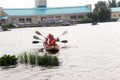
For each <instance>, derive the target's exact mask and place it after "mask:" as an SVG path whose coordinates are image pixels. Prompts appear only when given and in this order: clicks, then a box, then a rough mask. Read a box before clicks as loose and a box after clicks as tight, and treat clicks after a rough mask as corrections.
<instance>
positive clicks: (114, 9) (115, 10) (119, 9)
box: [111, 7, 120, 12]
mask: <svg viewBox="0 0 120 80" xmlns="http://www.w3.org/2000/svg"><path fill="white" fill-rule="evenodd" d="M111 12H120V7H115V8H111Z"/></svg>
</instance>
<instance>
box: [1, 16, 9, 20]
mask: <svg viewBox="0 0 120 80" xmlns="http://www.w3.org/2000/svg"><path fill="white" fill-rule="evenodd" d="M7 18H8V17H7V16H0V19H7Z"/></svg>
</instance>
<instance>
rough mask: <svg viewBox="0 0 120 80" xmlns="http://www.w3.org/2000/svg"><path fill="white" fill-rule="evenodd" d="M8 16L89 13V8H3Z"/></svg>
mask: <svg viewBox="0 0 120 80" xmlns="http://www.w3.org/2000/svg"><path fill="white" fill-rule="evenodd" d="M4 12H5V13H7V14H8V15H9V16H35V15H53V14H73V13H89V12H91V9H90V8H88V7H87V6H76V7H57V8H18V9H4Z"/></svg>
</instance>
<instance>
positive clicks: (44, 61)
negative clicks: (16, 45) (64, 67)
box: [18, 52, 59, 66]
mask: <svg viewBox="0 0 120 80" xmlns="http://www.w3.org/2000/svg"><path fill="white" fill-rule="evenodd" d="M18 57H19V62H20V63H22V64H30V65H38V66H59V59H58V58H57V57H56V56H52V55H48V54H44V55H39V53H26V52H24V53H23V54H21V55H20V56H18Z"/></svg>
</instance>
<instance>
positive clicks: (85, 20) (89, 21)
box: [81, 18, 93, 23]
mask: <svg viewBox="0 0 120 80" xmlns="http://www.w3.org/2000/svg"><path fill="white" fill-rule="evenodd" d="M92 21H93V20H92V19H91V18H84V19H82V20H81V23H91V22H92Z"/></svg>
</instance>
